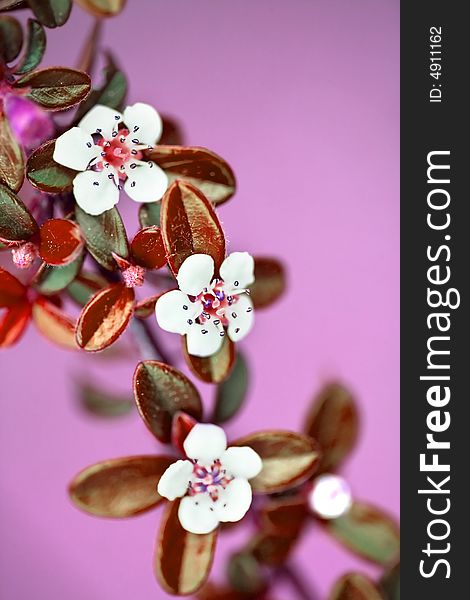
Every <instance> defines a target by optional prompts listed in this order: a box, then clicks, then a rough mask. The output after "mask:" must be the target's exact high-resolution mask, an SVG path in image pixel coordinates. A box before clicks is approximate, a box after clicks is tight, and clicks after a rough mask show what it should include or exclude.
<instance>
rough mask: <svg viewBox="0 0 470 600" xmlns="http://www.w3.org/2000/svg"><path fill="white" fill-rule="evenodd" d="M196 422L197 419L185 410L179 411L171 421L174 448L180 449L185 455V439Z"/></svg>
mask: <svg viewBox="0 0 470 600" xmlns="http://www.w3.org/2000/svg"><path fill="white" fill-rule="evenodd" d="M196 423H197V421H196V419H193V417H191V416H190V415H188V414H186V413H185V412H177V413H176V414H175V416H174V417H173V421H172V423H171V444H172V446H173V448H176V449H177V450H179V451H180V452H181V454H183V455H184V454H185V452H184V446H183V444H184V440H185V439H186V438H187V436H188V433H189V432H190V431H191V429H192V428H193V427H194V425H196Z"/></svg>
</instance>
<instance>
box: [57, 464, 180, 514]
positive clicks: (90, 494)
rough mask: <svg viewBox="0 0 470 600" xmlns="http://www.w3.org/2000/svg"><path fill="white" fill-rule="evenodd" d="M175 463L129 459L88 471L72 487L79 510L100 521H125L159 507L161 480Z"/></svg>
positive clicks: (93, 466) (72, 496) (90, 468)
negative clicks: (109, 519)
mask: <svg viewBox="0 0 470 600" xmlns="http://www.w3.org/2000/svg"><path fill="white" fill-rule="evenodd" d="M174 461H175V459H174V458H172V457H168V456H129V457H126V458H115V459H113V460H107V461H104V462H100V463H97V464H96V465H92V466H90V467H87V468H86V469H84V470H83V471H81V472H80V473H79V474H78V475H77V476H76V477H75V479H74V480H73V481H72V483H71V484H70V486H69V494H70V498H71V499H72V501H73V502H74V504H75V505H76V506H78V508H80V509H81V510H84V511H85V512H87V513H90V514H92V515H97V516H99V517H113V518H123V517H130V516H132V515H136V514H138V513H141V512H144V511H146V510H149V509H151V508H153V507H154V506H156V505H157V504H158V503H159V502H160V501H161V500H162V498H161V496H159V495H158V493H157V484H158V482H159V480H160V477H161V476H162V475H163V473H164V472H165V471H166V469H167V468H168V467H169V466H170V464H171V463H173V462H174Z"/></svg>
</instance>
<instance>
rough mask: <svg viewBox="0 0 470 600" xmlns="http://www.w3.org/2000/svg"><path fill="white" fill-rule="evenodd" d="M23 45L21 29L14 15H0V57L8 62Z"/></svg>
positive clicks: (16, 54)
mask: <svg viewBox="0 0 470 600" xmlns="http://www.w3.org/2000/svg"><path fill="white" fill-rule="evenodd" d="M22 45H23V30H22V29H21V25H20V24H19V23H18V21H17V20H16V19H15V18H14V17H10V16H1V17H0V57H1V58H2V59H3V60H4V62H6V63H9V62H11V61H12V60H15V58H16V57H17V56H18V54H19V53H20V51H21V46H22Z"/></svg>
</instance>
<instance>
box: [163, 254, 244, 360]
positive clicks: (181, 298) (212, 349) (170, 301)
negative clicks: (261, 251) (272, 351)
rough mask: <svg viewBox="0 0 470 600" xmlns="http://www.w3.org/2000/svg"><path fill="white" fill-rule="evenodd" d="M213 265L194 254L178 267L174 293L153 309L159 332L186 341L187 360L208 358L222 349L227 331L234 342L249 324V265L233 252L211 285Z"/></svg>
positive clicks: (202, 256)
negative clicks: (160, 330) (176, 336)
mask: <svg viewBox="0 0 470 600" xmlns="http://www.w3.org/2000/svg"><path fill="white" fill-rule="evenodd" d="M213 276H214V261H213V259H212V257H211V256H209V255H207V254H193V255H192V256H189V257H188V258H187V259H186V260H185V261H184V262H183V264H182V265H181V267H180V269H179V271H178V275H177V280H178V285H179V288H180V289H179V290H172V291H170V292H167V293H166V294H163V296H161V297H160V298H159V299H158V301H157V303H156V306H155V314H156V317H157V322H158V324H159V325H160V327H161V328H162V329H165V331H170V332H172V333H179V334H180V335H186V336H187V347H188V352H189V354H192V355H194V356H201V357H204V356H211V355H212V354H215V353H216V352H217V351H218V350H219V349H220V347H221V346H222V342H223V338H224V336H225V334H226V330H227V333H228V336H229V338H230V339H231V340H232V341H234V342H237V341H239V340H241V339H242V338H244V337H245V335H246V334H247V333H248V332H249V331H250V330H251V328H252V327H253V323H254V310H253V303H252V301H251V299H250V296H249V291H248V289H247V288H248V286H249V285H251V284H252V283H253V282H254V280H255V276H254V260H253V257H252V256H251V255H250V254H248V252H233V253H232V254H230V255H229V256H227V258H226V259H225V260H224V262H223V263H222V265H221V267H220V277H221V278H220V279H213Z"/></svg>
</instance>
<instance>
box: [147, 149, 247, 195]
mask: <svg viewBox="0 0 470 600" xmlns="http://www.w3.org/2000/svg"><path fill="white" fill-rule="evenodd" d="M146 157H147V158H148V159H149V160H152V161H154V162H155V163H157V165H159V166H160V167H161V168H162V169H164V170H165V172H166V174H167V175H168V178H169V180H170V182H173V181H175V180H176V179H179V180H181V181H185V182H186V183H190V184H192V185H194V187H196V188H197V189H198V190H200V191H201V192H202V193H203V194H204V196H206V198H207V199H208V200H210V201H211V202H213V203H214V204H221V203H222V202H225V201H226V200H228V199H229V198H231V197H232V196H233V194H234V193H235V187H236V182H235V175H234V174H233V171H232V169H231V168H230V166H229V165H228V164H227V162H226V161H225V160H224V159H223V158H221V157H220V156H218V155H217V154H215V152H211V151H210V150H207V148H200V147H197V146H194V147H188V146H186V147H185V146H162V145H157V146H155V147H154V148H152V150H149V151H147V152H146Z"/></svg>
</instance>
